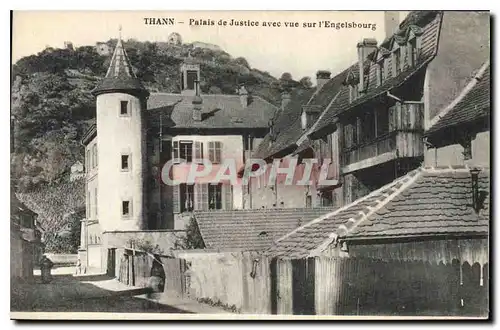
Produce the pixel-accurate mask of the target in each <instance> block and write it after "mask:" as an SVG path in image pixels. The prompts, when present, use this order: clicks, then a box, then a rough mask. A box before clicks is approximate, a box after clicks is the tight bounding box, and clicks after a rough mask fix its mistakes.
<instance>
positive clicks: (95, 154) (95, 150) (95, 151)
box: [92, 143, 97, 168]
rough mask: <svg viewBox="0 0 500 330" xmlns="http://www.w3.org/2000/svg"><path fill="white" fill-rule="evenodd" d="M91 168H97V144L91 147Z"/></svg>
mask: <svg viewBox="0 0 500 330" xmlns="http://www.w3.org/2000/svg"><path fill="white" fill-rule="evenodd" d="M92 160H93V164H92V168H94V167H97V143H95V144H94V145H93V146H92Z"/></svg>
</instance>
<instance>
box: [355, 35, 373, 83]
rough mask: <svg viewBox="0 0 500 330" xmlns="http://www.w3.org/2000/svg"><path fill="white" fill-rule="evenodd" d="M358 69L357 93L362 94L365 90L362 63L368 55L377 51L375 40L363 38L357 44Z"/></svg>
mask: <svg viewBox="0 0 500 330" xmlns="http://www.w3.org/2000/svg"><path fill="white" fill-rule="evenodd" d="M357 48H358V68H359V91H360V92H362V91H363V90H364V88H365V73H364V62H365V60H366V58H367V57H368V54H370V53H371V52H373V51H374V50H376V49H377V40H375V39H373V38H365V39H363V41H361V42H358V45H357Z"/></svg>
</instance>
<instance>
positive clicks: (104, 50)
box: [95, 42, 112, 56]
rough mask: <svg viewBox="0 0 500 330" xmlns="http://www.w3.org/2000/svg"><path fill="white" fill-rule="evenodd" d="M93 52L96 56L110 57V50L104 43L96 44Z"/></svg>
mask: <svg viewBox="0 0 500 330" xmlns="http://www.w3.org/2000/svg"><path fill="white" fill-rule="evenodd" d="M95 50H96V52H97V54H99V55H101V56H108V55H111V50H112V49H111V47H109V45H108V44H107V43H105V42H97V43H96V44H95Z"/></svg>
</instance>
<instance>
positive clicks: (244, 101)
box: [238, 86, 248, 108]
mask: <svg viewBox="0 0 500 330" xmlns="http://www.w3.org/2000/svg"><path fill="white" fill-rule="evenodd" d="M238 94H239V95H240V102H241V106H242V107H243V108H246V107H247V106H248V91H247V90H246V89H245V86H241V87H240V89H239V90H238Z"/></svg>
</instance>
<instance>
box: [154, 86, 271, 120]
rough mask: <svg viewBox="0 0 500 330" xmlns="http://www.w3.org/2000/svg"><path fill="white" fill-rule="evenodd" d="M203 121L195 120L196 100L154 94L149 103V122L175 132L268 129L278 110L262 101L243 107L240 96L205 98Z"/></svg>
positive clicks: (212, 96) (166, 94) (186, 97)
mask: <svg viewBox="0 0 500 330" xmlns="http://www.w3.org/2000/svg"><path fill="white" fill-rule="evenodd" d="M201 97H202V100H203V102H202V104H201V106H202V120H201V121H196V120H194V119H193V104H192V101H193V98H194V96H185V95H180V94H170V93H153V94H151V95H150V97H149V99H148V109H149V110H148V112H147V115H148V120H149V123H150V124H153V125H155V124H156V125H158V124H159V122H160V115H162V125H163V126H166V127H169V128H170V127H172V128H267V127H268V125H269V120H270V119H271V118H273V116H274V114H275V112H276V110H277V108H276V107H275V106H274V105H272V104H271V103H269V102H267V101H265V100H263V99H262V98H260V97H257V96H254V97H252V101H251V103H250V104H249V105H247V106H246V107H243V105H242V104H241V101H240V96H239V95H219V94H217V95H214V94H210V95H202V96H201Z"/></svg>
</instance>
